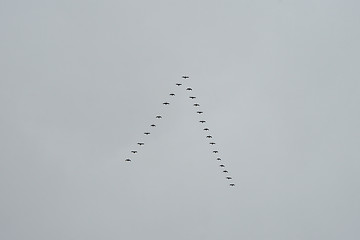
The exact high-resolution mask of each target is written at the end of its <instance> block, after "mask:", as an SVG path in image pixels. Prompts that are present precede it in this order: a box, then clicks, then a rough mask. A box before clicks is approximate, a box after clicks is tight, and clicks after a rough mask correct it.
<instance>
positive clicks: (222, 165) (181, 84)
mask: <svg viewBox="0 0 360 240" xmlns="http://www.w3.org/2000/svg"><path fill="white" fill-rule="evenodd" d="M181 78H182V79H183V80H185V82H183V83H180V82H177V83H176V84H175V85H176V86H177V87H181V86H183V85H185V84H186V85H188V83H189V80H188V79H189V76H185V75H184V76H181ZM184 89H185V90H186V91H187V92H188V91H192V90H193V89H192V88H191V87H186V88H184ZM169 95H170V96H171V97H175V93H170V94H169ZM189 98H190V99H191V100H194V99H196V96H189ZM163 105H164V107H167V106H168V105H171V101H166V102H163ZM193 107H195V109H196V111H195V113H197V114H199V115H201V116H202V114H203V113H204V112H203V111H199V110H198V109H199V107H200V104H199V103H198V101H197V102H194V103H193ZM155 119H157V121H161V119H162V116H161V115H156V116H155ZM199 123H200V126H201V127H202V128H203V131H204V133H205V134H204V136H205V139H213V136H212V134H211V133H209V132H210V129H209V128H208V127H206V126H205V127H204V125H206V124H205V123H206V120H200V121H199ZM150 127H151V128H154V127H156V124H155V123H153V124H151V125H150ZM150 134H151V132H150V131H146V132H144V135H146V136H148V135H150ZM137 144H138V145H139V146H140V147H141V146H143V145H145V143H144V142H138V143H137ZM209 144H210V145H211V146H214V145H215V144H216V143H215V142H214V141H211V142H209ZM211 151H212V153H213V154H214V155H216V158H215V159H216V160H217V161H220V163H222V162H223V160H222V159H221V158H220V157H219V150H217V149H211ZM137 152H138V150H137V149H134V150H131V153H132V154H136V153H137ZM131 161H132V160H131V158H126V159H125V162H131ZM219 167H220V168H221V170H222V172H223V173H225V174H226V179H227V180H232V177H231V176H230V174H229V171H228V170H227V169H226V167H225V164H223V163H222V164H219ZM229 186H231V187H233V186H235V183H233V182H231V183H229Z"/></svg>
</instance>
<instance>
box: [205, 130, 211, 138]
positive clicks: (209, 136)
mask: <svg viewBox="0 0 360 240" xmlns="http://www.w3.org/2000/svg"><path fill="white" fill-rule="evenodd" d="M204 130H205V129H204ZM206 138H212V136H211V135H208V136H206Z"/></svg>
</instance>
